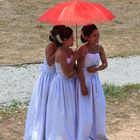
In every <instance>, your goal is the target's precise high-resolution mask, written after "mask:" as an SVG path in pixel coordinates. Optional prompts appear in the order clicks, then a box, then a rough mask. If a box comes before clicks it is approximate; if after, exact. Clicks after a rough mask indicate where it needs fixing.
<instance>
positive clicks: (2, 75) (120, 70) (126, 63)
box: [0, 56, 140, 104]
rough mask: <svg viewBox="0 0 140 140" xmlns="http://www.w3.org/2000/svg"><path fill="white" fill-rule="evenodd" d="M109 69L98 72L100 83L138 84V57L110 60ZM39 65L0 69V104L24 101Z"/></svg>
mask: <svg viewBox="0 0 140 140" xmlns="http://www.w3.org/2000/svg"><path fill="white" fill-rule="evenodd" d="M108 61H109V67H108V68H107V69H106V70H104V71H102V72H100V77H101V80H102V82H103V83H104V82H107V83H111V84H115V85H125V84H128V83H140V56H131V57H128V58H110V59H109V60H108ZM39 66H40V64H35V65H33V64H31V65H23V66H5V67H4V66H1V67H0V104H5V103H8V102H11V101H12V100H19V101H25V100H27V99H29V97H30V96H31V91H32V88H33V86H34V84H35V81H36V79H37V77H38V75H39V70H38V68H39Z"/></svg>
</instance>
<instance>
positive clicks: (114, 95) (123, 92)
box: [0, 83, 140, 119]
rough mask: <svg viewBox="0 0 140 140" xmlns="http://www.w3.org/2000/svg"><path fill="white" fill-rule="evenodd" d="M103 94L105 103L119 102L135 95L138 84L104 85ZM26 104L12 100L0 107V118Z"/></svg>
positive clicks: (9, 114)
mask: <svg viewBox="0 0 140 140" xmlns="http://www.w3.org/2000/svg"><path fill="white" fill-rule="evenodd" d="M103 88H104V93H105V96H106V98H107V101H109V102H110V101H111V100H110V99H114V100H118V101H119V100H120V99H124V98H127V97H128V96H129V95H133V93H137V92H139V91H140V84H128V85H125V86H116V85H112V84H107V83H106V84H104V85H103ZM27 106H28V102H23V103H22V102H19V101H16V100H13V101H12V103H11V104H10V105H8V106H0V118H5V119H6V118H8V117H10V116H13V115H14V116H15V117H16V115H17V113H18V112H19V111H21V110H22V109H23V108H27Z"/></svg>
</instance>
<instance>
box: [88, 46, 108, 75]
mask: <svg viewBox="0 0 140 140" xmlns="http://www.w3.org/2000/svg"><path fill="white" fill-rule="evenodd" d="M99 54H100V58H101V62H102V64H101V65H100V66H91V67H89V68H88V72H90V73H94V72H97V71H101V70H104V69H106V68H107V67H108V62H107V58H106V54H105V51H104V48H103V47H102V46H100V52H99Z"/></svg>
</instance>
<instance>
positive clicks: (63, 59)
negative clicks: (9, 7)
mask: <svg viewBox="0 0 140 140" xmlns="http://www.w3.org/2000/svg"><path fill="white" fill-rule="evenodd" d="M56 38H57V41H58V43H59V44H61V47H60V48H58V50H57V52H56V59H55V66H56V76H55V78H54V79H53V81H52V84H51V87H50V92H49V98H48V105H47V116H46V122H47V123H46V140H75V119H76V117H75V116H76V115H75V114H76V110H75V85H74V74H75V71H74V70H73V68H74V65H75V61H76V60H77V59H78V53H77V52H76V53H75V54H73V52H72V50H71V49H70V48H69V47H70V46H72V45H73V41H74V39H73V31H72V29H71V28H69V27H66V28H65V29H64V30H62V31H61V33H59V34H57V35H56Z"/></svg>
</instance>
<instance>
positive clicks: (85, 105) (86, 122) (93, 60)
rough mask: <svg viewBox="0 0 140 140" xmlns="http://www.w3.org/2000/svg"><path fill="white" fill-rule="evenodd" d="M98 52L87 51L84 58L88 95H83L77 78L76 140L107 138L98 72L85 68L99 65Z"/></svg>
mask: <svg viewBox="0 0 140 140" xmlns="http://www.w3.org/2000/svg"><path fill="white" fill-rule="evenodd" d="M99 62H100V55H99V53H96V54H93V53H87V54H86V56H85V59H84V67H83V73H84V76H85V83H86V86H87V88H88V95H87V96H83V95H82V92H81V86H80V82H79V80H77V86H76V87H77V96H78V97H77V98H78V99H77V104H78V105H77V106H78V108H77V112H78V113H77V114H78V119H77V120H78V130H77V140H89V139H91V140H108V138H107V137H106V100H105V96H104V91H103V88H102V85H101V82H100V79H99V75H98V72H96V73H89V72H88V71H87V68H88V67H90V66H94V65H95V66H96V65H99Z"/></svg>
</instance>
